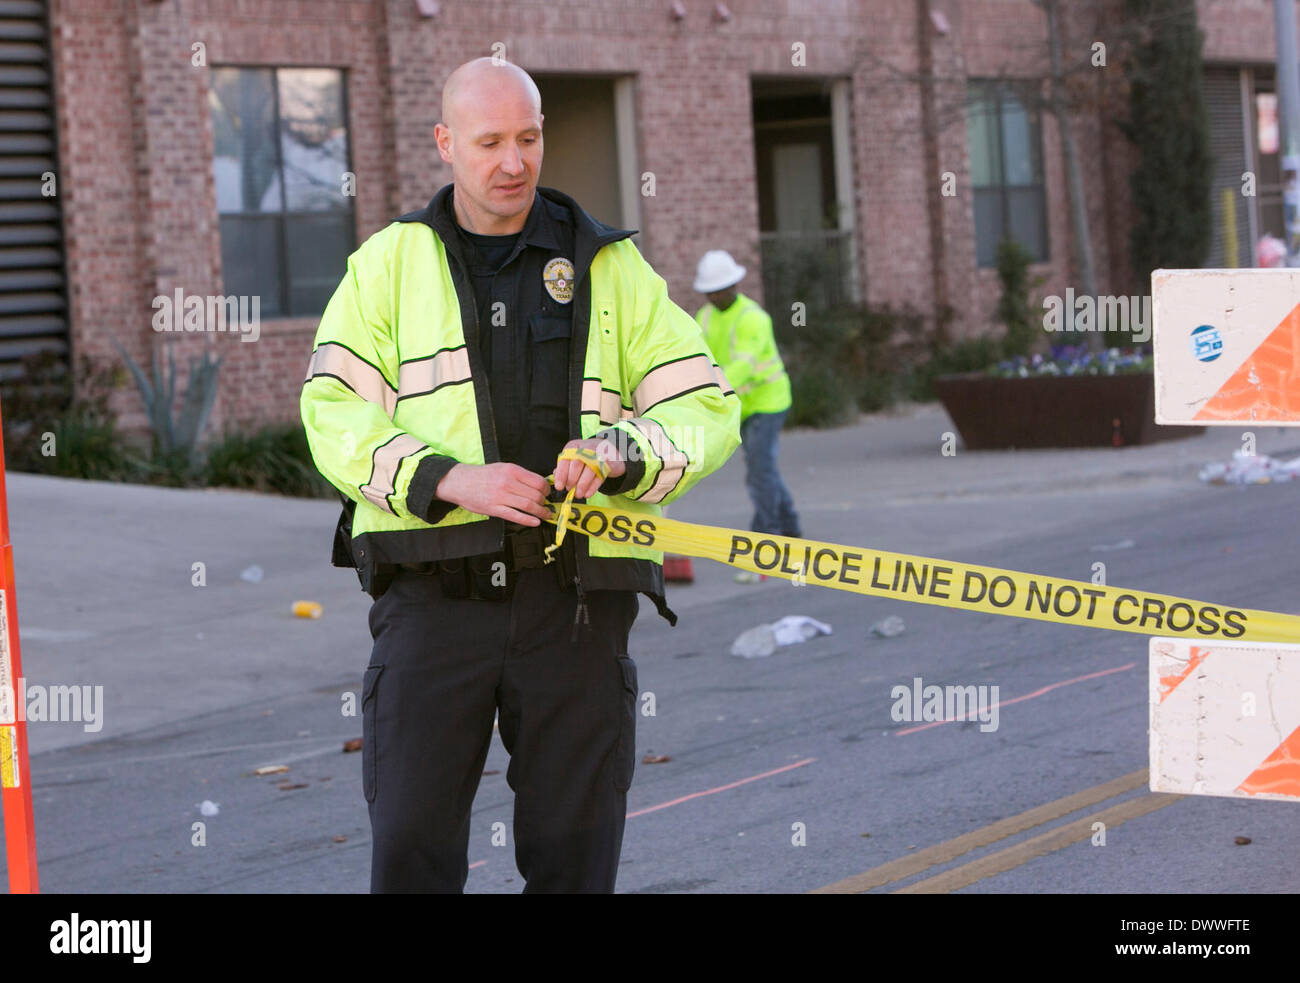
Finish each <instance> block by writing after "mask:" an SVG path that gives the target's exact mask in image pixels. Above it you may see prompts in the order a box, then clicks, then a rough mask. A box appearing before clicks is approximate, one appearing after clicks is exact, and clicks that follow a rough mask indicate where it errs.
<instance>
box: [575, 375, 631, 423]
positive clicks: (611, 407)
mask: <svg viewBox="0 0 1300 983" xmlns="http://www.w3.org/2000/svg"><path fill="white" fill-rule="evenodd" d="M582 412H583V413H595V414H596V415H597V416H598V417H599V418H600V422H601V423H603V424H605V425H606V426H612V425H613V424H615V423H618V421H619V420H627V419H630V418H631V416H632V411H631V410H629V409H626V408H625V407H624V406H623V400H622V399H621V398H620V396H619V394H618V393H616V392H611V391H610V390H608V389H603V388H601V384H600V380H599V379H583V380H582Z"/></svg>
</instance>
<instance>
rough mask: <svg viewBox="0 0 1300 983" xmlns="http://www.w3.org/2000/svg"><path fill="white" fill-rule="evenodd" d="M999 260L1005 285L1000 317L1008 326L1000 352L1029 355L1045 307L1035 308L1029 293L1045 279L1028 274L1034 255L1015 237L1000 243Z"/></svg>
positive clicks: (1001, 280) (1002, 353) (1040, 330)
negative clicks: (1042, 308)
mask: <svg viewBox="0 0 1300 983" xmlns="http://www.w3.org/2000/svg"><path fill="white" fill-rule="evenodd" d="M997 262H998V282H999V283H1000V284H1002V294H1001V296H999V297H998V306H997V318H998V320H999V321H1000V322H1002V325H1003V327H1005V328H1006V334H1005V335H1004V336H1003V339H1002V351H1001V355H1002V357H1004V358H1014V357H1015V356H1017V355H1028V354H1029V352H1030V350H1031V349H1032V348H1033V347H1034V342H1036V341H1037V340H1038V338H1039V335H1040V334H1041V332H1042V327H1043V314H1042V310H1041V308H1040V309H1037V310H1036V309H1035V308H1034V305H1033V302H1032V301H1031V299H1030V293H1031V291H1033V290H1034V289H1035V288H1036V287H1038V286H1039V285H1041V284H1042V282H1043V279H1042V277H1031V276H1030V275H1029V264H1030V263H1032V262H1033V256H1031V255H1030V254H1029V251H1028V250H1026V249H1025V248H1024V246H1022V245H1020V243H1018V242H1016V241H1015V240H1014V239H1003V240H1002V242H1001V243H999V244H998V259H997ZM990 361H996V359H992V360H990ZM986 364H987V363H986Z"/></svg>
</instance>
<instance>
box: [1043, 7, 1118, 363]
mask: <svg viewBox="0 0 1300 983" xmlns="http://www.w3.org/2000/svg"><path fill="white" fill-rule="evenodd" d="M1041 3H1042V6H1043V11H1044V12H1045V13H1046V14H1047V50H1048V57H1049V59H1050V65H1051V78H1050V92H1049V96H1048V105H1049V107H1050V110H1051V113H1052V115H1053V116H1054V117H1055V119H1056V129H1057V133H1058V134H1060V138H1061V159H1062V160H1063V161H1064V162H1065V186H1066V192H1067V194H1068V195H1069V199H1070V227H1071V232H1072V233H1073V234H1074V253H1075V262H1076V264H1077V272H1078V275H1079V290H1077V291H1076V294H1077V295H1078V296H1087V297H1092V298H1094V299H1095V298H1096V296H1097V277H1096V273H1095V272H1094V270H1093V265H1092V240H1091V238H1090V236H1089V234H1088V203H1087V199H1086V198H1085V197H1084V192H1083V175H1082V173H1081V172H1080V170H1079V154H1078V150H1077V149H1076V148H1075V145H1074V129H1073V127H1072V125H1071V122H1070V113H1069V109H1068V108H1067V107H1066V105H1065V79H1064V77H1063V74H1062V68H1061V10H1060V7H1061V4H1060V0H1041ZM1094 309H1095V308H1094ZM1072 314H1073V312H1071V311H1067V312H1066V317H1067V319H1069V318H1071V317H1072ZM1071 323H1072V322H1071ZM1097 326H1098V325H1097V324H1094V325H1093V328H1094V329H1095V328H1096V327H1097ZM1083 340H1085V341H1086V343H1087V345H1088V347H1089V348H1092V349H1094V350H1099V349H1101V348H1104V347H1106V346H1105V345H1104V344H1103V343H1102V339H1101V335H1100V333H1099V332H1097V331H1095V330H1094V331H1092V332H1090V333H1089V334H1088V337H1087V338H1086V339H1083Z"/></svg>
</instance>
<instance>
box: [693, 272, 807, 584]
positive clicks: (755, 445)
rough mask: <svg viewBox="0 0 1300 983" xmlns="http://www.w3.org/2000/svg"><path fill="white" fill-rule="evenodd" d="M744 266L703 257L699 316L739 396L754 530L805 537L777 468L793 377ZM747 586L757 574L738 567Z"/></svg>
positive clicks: (697, 279) (698, 275)
mask: <svg viewBox="0 0 1300 983" xmlns="http://www.w3.org/2000/svg"><path fill="white" fill-rule="evenodd" d="M744 277H745V268H744V267H743V266H741V265H740V264H739V263H737V262H736V261H735V260H734V259H733V258H732V256H731V254H730V253H728V252H726V251H725V250H722V249H713V250H710V251H709V252H707V253H705V254H704V256H703V257H702V258H701V259H700V262H699V266H698V267H697V269H696V272H695V289H696V291H698V292H699V293H702V294H704V295H705V297H707V298H708V303H707V304H705V305H704V306H703V307H701V308H700V310H699V313H697V314H696V315H695V319H696V320H697V321H699V323H700V327H701V328H703V329H704V337H705V340H706V341H707V342H708V344H709V348H710V349H711V350H712V352H713V358H714V360H715V361H716V362H717V363H718V364H719V365H720V366H721V367H722V371H723V372H724V373H725V374H726V376H727V381H728V382H730V383H731V386H732V388H733V389H735V391H736V395H738V396H739V397H740V437H741V448H742V450H744V452H745V486H746V488H748V490H749V497H750V499H751V500H752V501H753V503H754V519H753V523H752V524H751V526H750V528H751V529H753V531H754V532H761V533H775V534H777V535H779V536H795V537H798V536H801V535H802V533H801V532H800V530H799V516H798V514H797V513H796V512H795V510H794V500H793V499H792V498H791V497H790V491H789V489H788V488H786V486H785V482H784V481H782V480H781V472H780V471H778V470H777V465H776V453H777V439H778V438H779V437H780V435H781V427H782V425H783V424H784V423H785V417H786V414H787V413H788V412H789V411H790V402H791V401H790V377H789V376H788V375H786V372H785V366H784V365H783V364H782V362H781V355H780V353H779V352H778V351H777V348H776V338H775V336H774V335H773V334H772V319H771V318H770V317H768V315H767V312H766V311H764V310H763V308H762V307H760V306H759V305H758V304H757V303H756V302H755V301H753V300H751V299H750V298H748V297H746V296H745V295H744V294H742V293H740V292H739V291H738V290H737V289H736V287H737V285H738V284H739V283H740V281H741V280H743V279H744ZM736 579H737V580H738V581H740V582H742V583H745V582H753V581H754V580H756V579H758V578H757V577H756V576H755V575H754V574H752V573H750V572H749V571H743V570H742V571H741V572H740V573H738V574H737V575H736Z"/></svg>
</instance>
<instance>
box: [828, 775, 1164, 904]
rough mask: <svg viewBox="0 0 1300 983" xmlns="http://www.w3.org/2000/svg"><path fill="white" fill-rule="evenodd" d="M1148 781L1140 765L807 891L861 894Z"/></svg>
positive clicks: (1130, 789) (1110, 797) (1141, 785)
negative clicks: (904, 855) (1084, 787)
mask: <svg viewBox="0 0 1300 983" xmlns="http://www.w3.org/2000/svg"><path fill="white" fill-rule="evenodd" d="M1148 784H1149V778H1148V772H1147V769H1146V768H1143V769H1142V770H1141V771H1135V772H1133V773H1132V774H1131V775H1124V776H1123V777H1122V778H1114V779H1111V780H1110V781H1109V782H1103V783H1102V784H1101V785H1095V786H1093V787H1092V788H1087V789H1084V790H1083V791H1081V792H1075V793H1073V794H1072V795H1067V796H1065V797H1064V798H1061V799H1057V800H1056V801H1055V802H1048V803H1047V804H1046V805H1041V806H1035V807H1034V808H1033V809H1030V810H1028V811H1026V812H1022V813H1020V814H1019V815H1018V816H1008V817H1007V818H1006V819H999V820H998V821H997V822H995V823H990V824H989V825H988V826H984V827H982V828H980V829H976V830H971V832H969V833H963V834H962V835H961V836H958V837H956V838H955V839H951V840H948V841H947V842H945V843H939V844H936V845H935V846H932V847H926V849H924V850H922V851H920V852H919V853H912V854H909V855H908V856H906V857H900V858H899V859H897V860H891V861H890V862H889V863H886V864H881V865H880V866H879V867H873V868H872V869H871V870H868V871H865V872H863V873H861V874H854V875H853V876H852V877H846V878H844V880H842V881H836V882H835V883H834V884H827V885H826V886H825V887H819V888H817V889H816V890H813V891H810V892H809V893H810V894H861V893H862V892H863V891H870V890H871V889H872V888H876V887H880V886H881V885H883V884H888V883H890V882H891V881H899V880H902V879H903V878H905V877H911V876H912V875H913V874H919V873H921V871H923V870H928V869H929V868H931V867H933V866H935V865H936V864H944V863H947V862H948V861H950V860H955V859H957V858H958V857H960V856H961V855H962V854H964V853H970V851H972V850H978V849H979V848H980V847H984V846H988V845H989V844H990V843H996V842H997V841H998V840H1004V839H1006V838H1007V837H1008V836H1014V835H1015V834H1016V833H1023V832H1024V831H1025V830H1027V829H1033V828H1034V827H1035V826H1041V825H1042V824H1043V823H1046V822H1051V821H1052V820H1053V819H1060V818H1061V817H1062V816H1068V815H1069V814H1070V813H1072V812H1075V811H1077V810H1079V809H1086V808H1087V807H1088V806H1092V805H1096V804H1097V803H1098V802H1105V801H1106V800H1107V799H1113V798H1114V797H1115V796H1117V795H1123V794H1124V793H1125V792H1131V791H1133V790H1134V789H1136V788H1142V787H1145V786H1146V785H1148Z"/></svg>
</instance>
